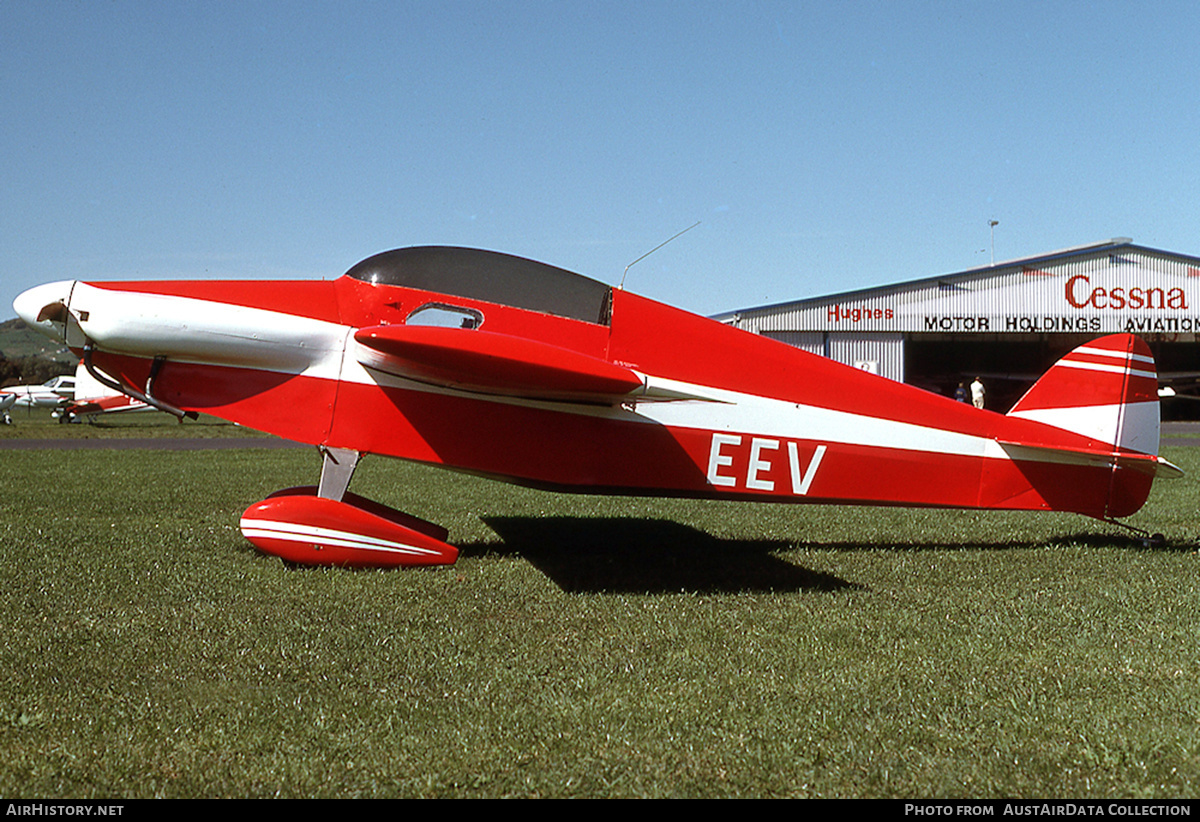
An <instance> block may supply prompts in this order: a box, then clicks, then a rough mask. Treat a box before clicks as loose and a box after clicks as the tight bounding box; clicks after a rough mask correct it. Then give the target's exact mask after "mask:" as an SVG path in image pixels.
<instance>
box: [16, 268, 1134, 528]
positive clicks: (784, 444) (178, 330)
mask: <svg viewBox="0 0 1200 822" xmlns="http://www.w3.org/2000/svg"><path fill="white" fill-rule="evenodd" d="M352 273H353V270H352ZM588 282H589V283H590V282H591V281H588ZM594 285H597V286H598V284H594ZM41 289H42V290H40V291H39V290H38V289H35V290H34V291H37V292H38V293H37V294H36V296H30V297H29V300H28V302H29V303H30V304H33V303H38V304H39V305H40V304H46V303H50V302H52V301H53V300H55V299H56V300H59V301H61V302H62V303H63V305H64V306H65V307H66V308H67V309H68V311H69V320H67V321H66V324H65V326H64V328H63V333H64V334H65V337H66V341H67V343H68V345H69V346H70V347H71V348H72V349H73V350H76V351H78V352H80V353H83V352H84V349H85V346H88V347H90V349H91V350H90V355H91V358H92V361H93V362H94V364H95V365H96V366H97V367H98V368H99V369H101V370H102V371H104V372H106V373H107V374H109V375H112V376H113V377H116V378H117V379H119V380H120V381H121V382H123V383H125V384H127V385H130V386H136V387H139V388H142V387H146V388H148V390H147V393H148V394H152V396H153V397H154V398H155V399H156V400H159V401H161V402H162V403H164V404H165V405H167V406H169V407H173V408H176V409H180V410H182V411H186V412H196V413H207V414H212V415H215V416H218V417H222V418H225V419H229V420H233V421H236V422H238V423H240V424H242V425H246V426H250V427H253V428H256V429H259V430H262V431H267V432H270V433H273V434H276V435H278V436H280V437H284V438H287V439H291V440H296V441H299V442H304V443H309V444H312V445H317V446H323V447H326V448H333V449H346V450H349V451H355V452H358V453H361V454H381V455H386V456H391V457H398V458H402V459H408V460H415V461H419V462H424V463H429V464H433V465H441V466H445V467H449V468H453V469H455V470H460V471H466V472H471V473H475V474H480V475H486V476H490V477H495V478H499V479H504V480H507V481H512V482H518V483H523V484H529V485H534V486H538V487H544V488H553V489H560V490H570V491H587V492H592V493H622V494H646V495H672V496H689V497H708V498H720V499H758V500H764V501H778V502H823V503H862V504H883V505H914V506H942V507H963V508H976V507H979V508H1007V509H1035V510H1036V509H1044V510H1067V511H1075V512H1078V513H1083V514H1087V515H1090V516H1095V517H1102V518H1110V517H1117V516H1125V515H1127V514H1128V513H1132V512H1133V511H1135V510H1137V508H1138V507H1140V505H1141V504H1142V501H1143V500H1144V498H1145V493H1146V492H1148V490H1149V486H1150V481H1151V479H1152V472H1141V473H1138V472H1136V471H1135V472H1131V471H1130V469H1127V468H1124V467H1119V466H1116V464H1115V463H1114V462H1113V460H1112V459H1109V460H1108V461H1105V460H1104V459H1103V458H1102V457H1103V454H1104V453H1105V452H1108V453H1109V454H1111V453H1112V452H1113V451H1114V447H1113V445H1112V443H1107V442H1105V441H1104V440H1103V439H1102V438H1099V437H1093V436H1088V435H1087V434H1086V433H1079V432H1077V431H1068V430H1064V429H1062V428H1058V427H1055V426H1053V425H1048V424H1045V423H1043V422H1039V421H1037V420H1034V419H1029V418H1022V417H1014V416H1008V415H1003V414H998V413H995V412H992V411H984V410H979V409H975V408H973V407H970V406H967V405H964V404H962V403H957V402H954V401H953V400H951V399H949V398H945V397H940V396H937V395H934V394H931V393H928V392H925V391H922V390H919V389H916V388H913V387H910V386H906V385H903V384H901V383H897V382H894V381H891V380H887V379H884V378H881V377H877V376H875V375H871V374H867V373H865V372H862V371H859V370H856V369H853V368H850V367H847V366H844V365H841V364H838V363H836V362H833V361H831V360H828V359H826V358H823V357H819V356H816V355H813V354H809V353H807V352H804V351H801V350H798V349H796V348H793V347H791V346H788V345H785V344H783V343H780V342H777V341H773V340H770V339H767V338H764V337H761V336H758V335H754V334H750V333H747V332H743V331H740V330H738V329H735V328H732V327H730V326H726V325H723V324H721V323H718V322H716V321H713V320H709V319H705V318H702V317H698V316H696V315H693V314H690V313H688V312H685V311H681V310H679V309H675V308H671V307H669V306H666V305H663V304H661V303H657V302H654V301H652V300H649V299H646V298H643V297H639V296H637V295H634V294H631V293H628V292H625V291H622V290H618V289H607V288H603V287H600V288H597V289H594V290H590V291H588V292H587V293H585V294H583V295H567V296H565V297H563V298H562V299H561V300H559V301H558V302H554V303H553V305H552V308H553V311H550V310H541V305H542V303H541V302H540V300H541V297H540V296H539V295H536V294H535V295H531V296H529V297H528V298H527V299H525V300H524V302H523V304H521V305H513V304H505V303H503V302H500V301H497V300H496V299H492V297H493V295H492V293H490V292H487V291H486V289H482V292H483V296H479V295H478V294H475V293H472V294H470V295H468V296H464V295H463V294H462V293H456V292H448V291H440V290H434V289H431V288H422V287H416V286H413V285H400V284H390V283H387V282H380V281H371V280H370V279H369V278H360V277H355V276H350V275H347V276H343V277H341V278H339V279H337V280H332V281H322V282H293V281H236V282H214V281H196V282H124V283H85V282H73V283H56V284H52V285H51V286H43V287H41ZM480 290H481V289H476V291H480ZM32 293H33V292H27V294H26V295H23V298H24V297H25V296H27V295H30V294H32ZM593 303H594V309H595V310H594V312H593V311H592V307H593ZM560 306H567V307H566V308H561V307H560ZM577 307H578V308H577ZM555 312H557V313H555ZM431 318H432V319H433V320H434V321H435V323H443V324H445V323H450V324H452V325H453V326H454V328H453V329H450V328H443V329H442V330H438V331H424V330H421V329H423V328H426V326H424V323H425V322H426V321H427V320H429V319H431ZM434 327H435V328H436V327H437V326H436V324H435V326H434ZM472 335H474V336H472ZM489 335H490V336H489ZM496 343H503V346H501V347H502V348H505V349H506V350H509V351H511V352H515V353H512V354H511V355H504V354H496V355H494V356H493V355H492V354H491V353H490V352H492V351H494V350H495V348H496V346H495V345H494V344H496ZM405 352H407V353H405ZM1106 356H1107V357H1110V360H1111V361H1110V364H1111V365H1112V367H1114V368H1117V367H1123V368H1125V369H1126V373H1128V372H1129V365H1128V359H1127V358H1128V355H1127V353H1116V352H1113V353H1111V354H1105V353H1103V352H1102V353H1101V354H1100V355H1099V358H1100V359H1101V360H1102V361H1104V358H1105V357H1106ZM489 357H491V359H490V360H489ZM529 363H533V365H532V366H530V365H529ZM1122 363H1124V365H1122ZM521 366H527V367H525V368H522V367H521ZM535 366H536V367H535ZM496 373H499V374H504V375H510V374H511V375H512V377H511V379H508V378H506V379H503V380H502V379H494V378H490V377H489V375H494V374H496ZM1139 390H1140V389H1139ZM1150 391H1151V394H1150V395H1148V396H1146V397H1142V396H1141V394H1139V396H1138V400H1139V403H1138V404H1139V405H1142V404H1146V403H1150V402H1151V401H1155V400H1156V397H1153V396H1152V387H1151V389H1150ZM1141 393H1145V392H1144V391H1142V392H1141ZM1154 413H1155V415H1157V405H1155V406H1154ZM1154 440H1155V441H1154V442H1153V443H1150V442H1146V443H1138V444H1136V445H1137V446H1138V449H1137V450H1139V451H1140V452H1144V453H1146V454H1154V453H1156V451H1157V416H1155V426H1154ZM1014 443H1016V444H1020V443H1025V444H1033V445H1034V446H1035V447H1032V448H1027V449H1026V450H1025V451H1022V452H1020V453H1018V452H1017V451H1016V450H1014V446H1013V444H1014ZM1143 446H1144V447H1143ZM1063 454H1067V455H1080V456H1078V457H1077V458H1076V457H1072V456H1067V457H1064V456H1062V455H1063ZM1114 471H1118V472H1125V473H1126V474H1127V475H1128V476H1127V477H1126V481H1125V482H1123V483H1122V484H1121V490H1120V491H1119V492H1118V493H1112V492H1111V488H1112V486H1113V475H1114ZM1101 491H1103V492H1101Z"/></svg>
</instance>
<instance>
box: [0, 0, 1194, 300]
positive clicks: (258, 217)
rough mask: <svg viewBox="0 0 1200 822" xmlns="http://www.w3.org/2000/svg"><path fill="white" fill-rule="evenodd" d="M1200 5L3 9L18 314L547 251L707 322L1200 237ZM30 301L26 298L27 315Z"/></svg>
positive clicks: (647, 2)
mask: <svg viewBox="0 0 1200 822" xmlns="http://www.w3.org/2000/svg"><path fill="white" fill-rule="evenodd" d="M1197 42H1200V4H1197V3H1192V2H1180V3H1175V2H1156V3H1133V2H1128V3H1115V2H1094V3H1093V2H1028V3H1021V2H978V3H976V2H831V1H830V0H819V2H767V0H748V1H747V2H682V0H672V1H671V2H667V1H666V0H661V1H655V0H643V2H632V3H624V2H617V1H616V0H613V1H612V2H603V3H598V2H573V0H558V2H503V0H493V1H492V2H483V1H482V0H480V1H479V2H468V1H467V0H438V1H437V2H425V0H416V1H414V2H400V1H399V0H396V1H395V2H382V3H364V2H351V1H350V0H341V1H340V2H302V1H301V0H291V1H290V2H268V0H251V1H250V2H247V1H246V0H240V1H239V2H219V1H214V2H186V3H184V2H145V3H142V2H125V1H124V0H112V1H108V0H105V1H103V2H102V1H101V0H86V1H85V2H56V1H55V0H4V2H0V164H2V165H0V285H2V288H0V301H2V305H3V308H0V317H3V316H15V314H14V312H12V310H11V307H10V306H11V302H12V298H13V297H14V296H15V295H16V294H17V293H18V292H19V291H21V290H22V289H24V288H27V287H29V286H32V285H35V284H37V283H40V282H45V281H49V280H57V279H91V280H107V279H159V278H180V277H197V278H217V277H222V278H225V277H237V278H241V277H250V278H288V279H291V278H322V277H324V278H333V277H336V276H338V275H340V274H341V273H342V272H343V271H345V270H346V269H347V268H349V267H350V266H351V265H352V264H353V263H355V262H357V261H358V260H359V259H361V258H363V257H366V256H368V255H370V254H373V253H375V252H377V251H381V250H385V249H388V248H397V247H401V246H408V245H426V244H439V245H441V244H445V245H466V246H475V247H481V248H491V249H495V250H500V251H506V252H509V253H513V254H519V255H522V256H526V257H532V258H535V259H538V260H542V261H545V262H549V263H552V264H554V265H558V266H562V267H564V268H568V269H570V270H573V271H578V272H579V273H582V274H586V275H588V276H591V277H594V278H596V279H599V280H603V281H605V282H609V283H612V284H616V283H617V282H619V280H620V279H621V274H622V271H623V269H624V268H625V266H626V265H627V264H629V263H630V262H632V261H633V260H635V259H636V258H637V257H639V256H641V255H642V254H644V253H645V252H647V251H649V250H650V249H652V248H653V247H654V246H656V245H658V244H659V243H661V242H662V241H664V240H666V239H667V238H668V237H670V236H671V235H673V234H675V233H676V232H679V231H681V230H682V229H685V228H687V227H688V226H690V225H692V224H693V223H696V222H697V221H699V223H700V225H698V226H696V228H694V229H692V230H691V231H689V232H687V233H686V234H684V235H683V236H682V237H680V238H679V239H677V240H675V241H673V242H671V243H670V244H668V245H667V246H666V247H665V248H663V249H661V250H659V251H657V252H656V253H654V254H653V255H651V256H650V257H649V258H647V259H645V260H643V261H642V262H640V263H638V264H637V265H635V266H634V267H633V268H632V269H630V271H629V275H628V280H627V283H626V287H627V288H628V289H629V290H631V291H635V292H638V293H641V294H645V295H646V296H649V297H653V298H655V299H659V300H663V301H665V302H669V303H672V304H675V305H679V306H681V307H684V308H687V309H690V310H692V311H696V312H699V313H703V314H713V313H717V312H721V311H726V310H732V309H736V308H743V307H748V306H752V305H760V304H763V303H773V302H781V301H785V300H791V299H800V298H804V297H811V296H817V295H821V294H827V293H832V292H837V291H843V290H848V289H854V288H862V287H867V286H871V285H877V284H881V283H888V282H895V281H898V280H906V279H913V278H919V277H928V276H933V275H937V274H943V273H949V272H956V271H961V270H964V269H968V268H973V267H976V266H982V265H986V264H987V263H988V261H989V257H990V254H991V250H990V245H989V244H990V235H989V229H988V220H990V219H996V220H999V225H998V226H997V227H996V232H995V256H996V259H997V260H1003V259H1011V258H1015V257H1021V256H1027V255H1032V254H1038V253H1042V252H1048V251H1053V250H1056V249H1060V248H1063V247H1067V246H1073V245H1079V244H1083V243H1089V242H1094V241H1099V240H1105V239H1109V238H1111V237H1116V236H1127V237H1132V238H1133V239H1134V241H1135V242H1137V243H1139V244H1142V245H1148V246H1152V247H1156V248H1163V249H1167V250H1170V251H1177V252H1181V253H1188V254H1200V234H1198V231H1197V229H1198V228H1200V208H1198V206H1197V198H1198V197H1200V152H1198V150H1197V149H1200V56H1198V55H1200V47H1198V46H1197ZM5 309H7V310H5Z"/></svg>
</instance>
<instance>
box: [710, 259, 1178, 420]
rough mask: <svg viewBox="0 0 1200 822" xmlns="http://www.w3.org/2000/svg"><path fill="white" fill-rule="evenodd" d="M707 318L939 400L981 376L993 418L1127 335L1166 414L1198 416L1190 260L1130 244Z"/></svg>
mask: <svg viewBox="0 0 1200 822" xmlns="http://www.w3.org/2000/svg"><path fill="white" fill-rule="evenodd" d="M716 319H718V320H720V321H722V322H725V323H728V324H731V325H734V326H737V327H739V328H743V329H746V330H748V331H753V332H755V333H758V334H762V335H764V336H767V337H772V338H774V339H777V340H780V341H782V342H785V343H788V344H790V345H794V346H797V347H799V348H803V349H805V350H807V351H811V352H813V353H815V354H821V355H823V356H826V357H830V358H832V359H835V360H837V361H839V362H843V363H845V364H847V365H850V366H853V367H855V368H862V369H865V370H867V371H872V372H874V373H877V374H881V375H882V376H885V377H889V378H891V379H894V380H900V381H902V382H907V383H911V384H913V385H918V386H920V387H922V388H926V389H928V390H930V391H936V392H938V393H941V394H946V395H948V396H953V395H954V393H955V390H956V388H957V386H958V385H959V384H960V383H963V384H964V385H966V384H969V383H970V382H971V381H973V380H974V379H975V378H976V377H980V378H982V381H983V382H984V384H985V385H986V386H987V391H988V399H987V407H989V408H992V409H994V410H997V411H1007V410H1008V409H1009V408H1010V407H1011V406H1012V405H1013V404H1014V403H1015V402H1016V401H1017V400H1018V399H1019V398H1020V397H1021V395H1022V394H1023V393H1024V392H1025V391H1026V390H1027V389H1028V388H1029V386H1031V385H1032V384H1033V382H1034V381H1035V380H1036V379H1037V378H1038V377H1039V376H1040V375H1041V374H1042V373H1043V372H1044V371H1045V370H1046V369H1048V368H1049V367H1050V366H1051V365H1053V364H1054V362H1055V361H1056V360H1057V359H1058V358H1059V357H1061V356H1062V355H1063V354H1065V353H1067V352H1068V351H1070V350H1071V349H1072V348H1074V347H1075V346H1077V345H1079V344H1081V343H1083V342H1086V341H1087V340H1089V339H1092V338H1095V337H1100V336H1103V335H1105V334H1112V333H1123V332H1129V333H1134V334H1137V335H1139V336H1141V337H1143V338H1144V339H1145V340H1146V341H1147V342H1148V343H1149V344H1150V347H1151V348H1152V349H1153V351H1154V355H1155V359H1156V361H1157V363H1158V370H1159V384H1160V394H1162V395H1163V396H1164V398H1165V400H1164V404H1163V414H1164V417H1166V418H1190V417H1193V416H1195V415H1197V414H1200V403H1196V402H1195V400H1196V399H1200V347H1197V333H1198V332H1200V258H1197V257H1192V256H1188V255H1184V254H1176V253H1172V252H1168V251H1160V250H1157V249H1153V248H1146V247H1144V246H1138V245H1134V244H1133V241H1132V240H1130V239H1128V238H1117V239H1113V240H1109V241H1107V242H1102V243H1095V244H1092V245H1085V246H1079V247H1076V248H1069V249H1064V250H1062V251H1055V252H1051V253H1049V254H1043V255H1040V256H1037V257H1028V258H1025V259H1020V260H1012V261H1009V262H1002V263H996V264H993V265H989V266H987V267H983V268H975V269H970V270H968V271H963V272H961V273H958V274H949V275H945V276H940V277H930V278H928V279H922V280H913V281H909V282H902V283H896V284H894V285H887V286H880V287H877V288H869V289H863V290H859V291H850V292H846V293H842V294H832V295H829V296H825V297H816V298H812V299H807V300H799V301H796V302H788V303H780V304H776V305H768V306H762V307H759V308H746V309H742V310H740V311H733V312H729V313H726V314H721V315H718V316H717V317H716ZM1188 400H1191V402H1188Z"/></svg>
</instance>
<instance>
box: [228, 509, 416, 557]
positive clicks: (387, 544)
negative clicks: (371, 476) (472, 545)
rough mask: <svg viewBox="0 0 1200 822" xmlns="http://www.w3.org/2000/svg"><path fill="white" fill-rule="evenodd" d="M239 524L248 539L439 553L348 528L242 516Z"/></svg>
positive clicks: (401, 551)
mask: <svg viewBox="0 0 1200 822" xmlns="http://www.w3.org/2000/svg"><path fill="white" fill-rule="evenodd" d="M240 526H241V529H242V534H243V535H244V536H245V537H246V538H247V539H250V538H253V537H261V538H266V539H281V540H286V541H288V542H318V543H320V544H322V545H330V546H334V547H338V548H357V549H361V550H367V551H383V552H385V553H400V554H419V555H432V556H438V555H439V552H437V551H434V550H431V549H429V548H419V547H417V546H415V545H407V544H405V543H403V542H393V541H392V540H385V539H379V538H377V537H367V536H363V535H362V534H354V533H351V532H349V531H336V530H334V529H332V528H320V527H317V526H314V525H301V524H299V523H295V522H280V521H277V520H267V519H245V518H243V519H242V520H241V522H240Z"/></svg>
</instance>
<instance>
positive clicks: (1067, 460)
mask: <svg viewBox="0 0 1200 822" xmlns="http://www.w3.org/2000/svg"><path fill="white" fill-rule="evenodd" d="M999 443H1000V447H1001V448H1003V449H1004V452H1005V453H1006V454H1008V456H1009V457H1010V458H1012V459H1014V460H1025V461H1028V462H1057V463H1060V464H1064V465H1092V466H1102V467H1107V468H1113V467H1121V468H1132V469H1133V470H1135V471H1139V472H1141V473H1143V474H1149V475H1150V476H1153V477H1155V478H1166V479H1174V478H1177V477H1182V476H1183V469H1181V468H1180V467H1179V466H1177V465H1175V464H1174V463H1172V462H1170V461H1169V460H1166V459H1163V458H1162V457H1159V456H1155V455H1154V454H1138V453H1134V452H1131V451H1125V452H1116V451H1109V450H1088V449H1084V448H1064V447H1062V446H1057V445H1053V446H1052V445H1034V444H1031V443H1027V442H1005V441H1003V440H1000V441H999Z"/></svg>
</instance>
